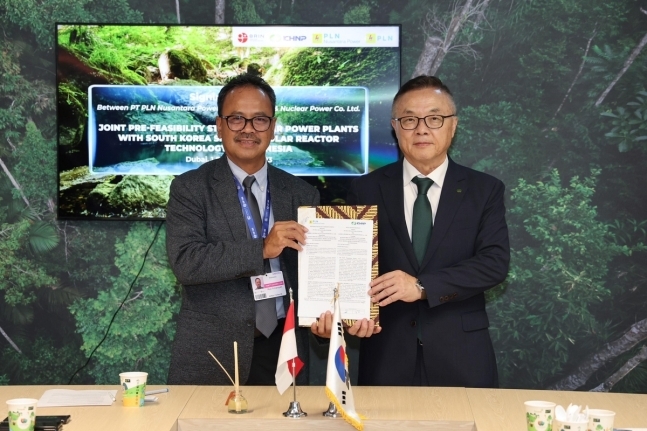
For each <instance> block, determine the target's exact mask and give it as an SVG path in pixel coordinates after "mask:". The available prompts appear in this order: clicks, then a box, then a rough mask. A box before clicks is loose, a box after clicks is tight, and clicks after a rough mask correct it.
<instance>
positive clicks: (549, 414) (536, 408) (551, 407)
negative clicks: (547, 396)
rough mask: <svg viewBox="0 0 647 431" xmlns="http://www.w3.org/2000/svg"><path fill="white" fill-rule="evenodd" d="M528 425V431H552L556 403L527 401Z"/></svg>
mask: <svg viewBox="0 0 647 431" xmlns="http://www.w3.org/2000/svg"><path fill="white" fill-rule="evenodd" d="M524 404H525V405H526V424H527V425H528V431H552V430H553V418H554V417H555V403H551V402H550V401H526V402H525V403H524Z"/></svg>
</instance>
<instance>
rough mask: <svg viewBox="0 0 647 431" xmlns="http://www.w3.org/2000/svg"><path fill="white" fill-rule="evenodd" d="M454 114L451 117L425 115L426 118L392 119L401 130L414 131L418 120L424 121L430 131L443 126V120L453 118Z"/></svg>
mask: <svg viewBox="0 0 647 431" xmlns="http://www.w3.org/2000/svg"><path fill="white" fill-rule="evenodd" d="M455 116H456V114H452V115H438V114H434V115H427V116H426V117H400V118H394V119H393V120H394V121H397V122H399V123H400V127H402V129H403V130H414V129H416V128H417V127H418V124H419V123H420V120H425V124H426V125H427V127H429V128H430V129H440V128H441V127H443V124H445V118H449V117H455Z"/></svg>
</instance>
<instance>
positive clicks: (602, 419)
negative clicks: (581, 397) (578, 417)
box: [587, 409, 616, 431]
mask: <svg viewBox="0 0 647 431" xmlns="http://www.w3.org/2000/svg"><path fill="white" fill-rule="evenodd" d="M615 416H616V412H612V411H611V410H600V409H589V424H588V428H587V431H613V419H614V418H615Z"/></svg>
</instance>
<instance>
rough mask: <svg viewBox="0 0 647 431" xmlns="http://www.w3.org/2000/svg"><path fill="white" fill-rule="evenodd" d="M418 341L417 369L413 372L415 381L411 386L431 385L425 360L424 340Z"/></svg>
mask: <svg viewBox="0 0 647 431" xmlns="http://www.w3.org/2000/svg"><path fill="white" fill-rule="evenodd" d="M417 341H418V353H417V355H416V369H415V372H414V374H413V382H412V383H411V386H429V379H427V370H425V360H424V355H423V350H422V342H421V341H420V340H417Z"/></svg>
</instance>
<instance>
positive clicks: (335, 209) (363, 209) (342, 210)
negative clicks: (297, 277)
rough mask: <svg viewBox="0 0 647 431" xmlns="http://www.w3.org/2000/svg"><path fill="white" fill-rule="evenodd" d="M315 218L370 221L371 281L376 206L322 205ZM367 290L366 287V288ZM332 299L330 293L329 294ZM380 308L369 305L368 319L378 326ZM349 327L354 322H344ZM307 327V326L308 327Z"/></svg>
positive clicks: (374, 274)
mask: <svg viewBox="0 0 647 431" xmlns="http://www.w3.org/2000/svg"><path fill="white" fill-rule="evenodd" d="M315 210H316V211H315V217H316V218H328V219H350V220H370V221H372V222H373V242H372V246H371V280H372V279H374V278H376V277H377V276H378V270H379V266H378V254H377V249H378V247H377V246H378V239H377V229H378V226H377V225H378V223H377V205H322V206H318V207H315ZM301 214H302V212H301V208H299V221H301ZM367 288H368V286H367ZM331 298H332V292H331ZM379 310H380V307H379V306H378V305H377V304H371V309H370V317H371V319H373V320H374V321H375V324H376V325H378V326H379V324H380V316H379ZM344 323H346V324H347V325H349V326H352V325H353V324H354V323H355V321H354V320H344ZM300 324H301V320H300ZM308 326H309V325H308Z"/></svg>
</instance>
